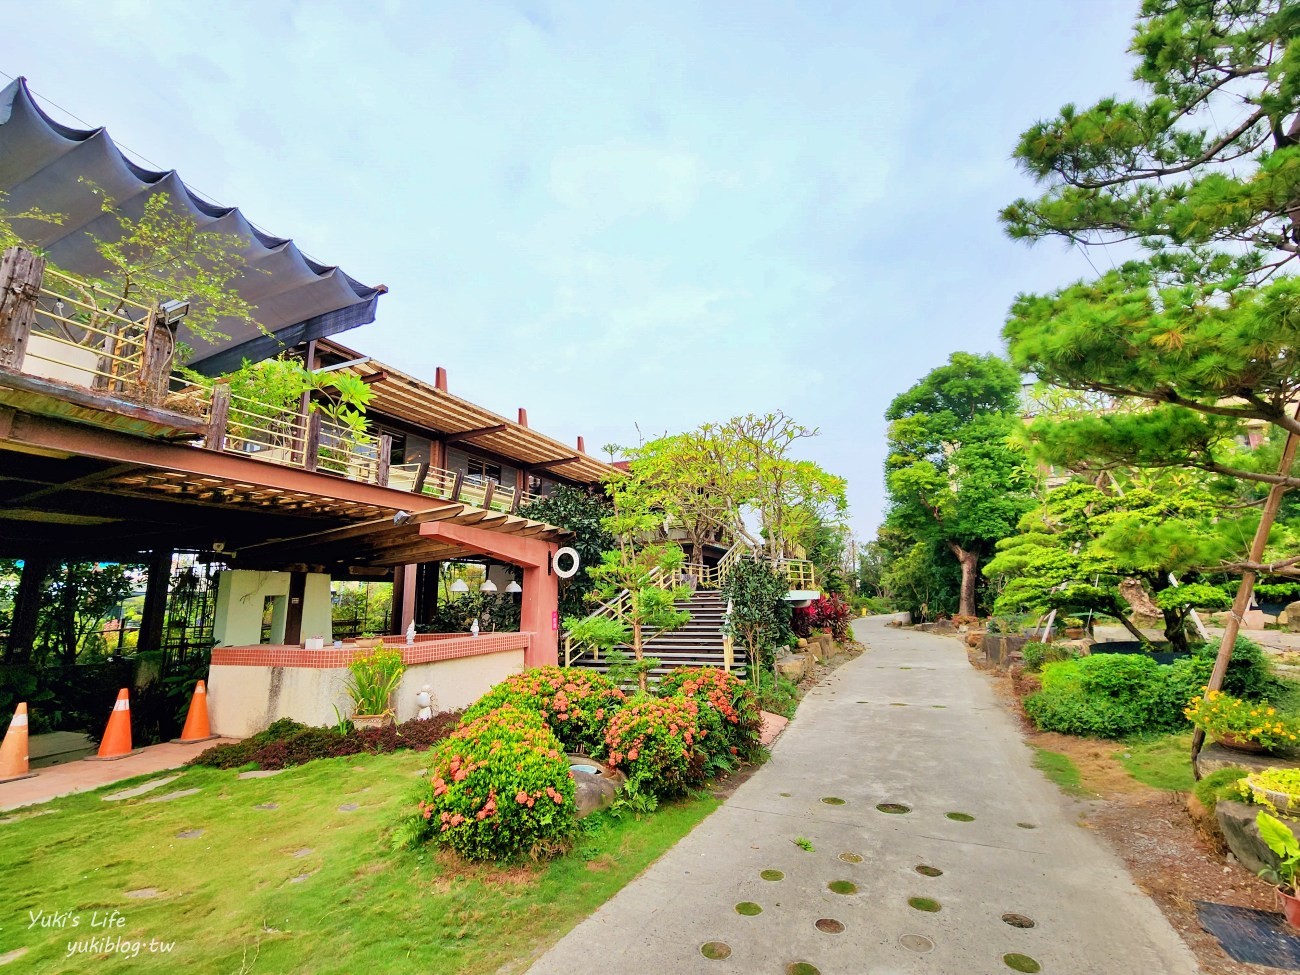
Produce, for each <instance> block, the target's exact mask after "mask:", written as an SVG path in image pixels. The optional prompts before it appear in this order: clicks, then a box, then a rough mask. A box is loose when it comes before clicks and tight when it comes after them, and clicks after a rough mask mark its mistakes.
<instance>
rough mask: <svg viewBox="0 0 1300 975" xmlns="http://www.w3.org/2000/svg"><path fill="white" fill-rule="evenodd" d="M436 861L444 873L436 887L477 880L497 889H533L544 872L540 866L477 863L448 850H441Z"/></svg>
mask: <svg viewBox="0 0 1300 975" xmlns="http://www.w3.org/2000/svg"><path fill="white" fill-rule="evenodd" d="M435 859H436V861H437V864H438V866H439V868H441V869H442V870H443V872H444V873H443V877H441V878H439V879H438V880H437V881H435V882H434V883H435V885H437V884H439V882H440V881H441V882H445V883H448V884H450V883H454V882H455V881H459V880H477V881H479V882H480V883H484V884H490V885H492V886H496V887H532V886H533V885H534V884H536V883H537V881H538V880H539V879H540V878H541V875H542V872H543V870H544V867H542V866H540V865H538V864H526V865H522V866H513V867H500V866H497V865H495V864H492V863H475V862H474V861H473V860H466V859H465V858H464V857H462V856H459V855H458V854H456V853H455V852H453V851H452V850H446V849H444V850H439V851H438V855H437V857H436V858H435ZM444 889H445V888H444Z"/></svg>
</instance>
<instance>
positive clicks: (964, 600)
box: [948, 542, 980, 616]
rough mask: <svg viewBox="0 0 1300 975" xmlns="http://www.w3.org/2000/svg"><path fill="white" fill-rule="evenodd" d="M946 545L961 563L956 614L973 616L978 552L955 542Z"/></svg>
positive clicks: (978, 560) (978, 562)
mask: <svg viewBox="0 0 1300 975" xmlns="http://www.w3.org/2000/svg"><path fill="white" fill-rule="evenodd" d="M948 547H949V548H950V549H952V554H953V555H955V556H957V561H958V563H960V565H961V601H960V602H959V603H958V606H957V614H958V615H959V616H974V615H975V583H976V581H977V580H978V578H979V576H978V570H979V564H980V556H979V553H978V552H976V551H973V550H970V549H964V548H962V547H961V546H960V545H958V544H957V543H956V542H949V543H948Z"/></svg>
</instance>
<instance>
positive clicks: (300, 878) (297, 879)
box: [289, 870, 316, 884]
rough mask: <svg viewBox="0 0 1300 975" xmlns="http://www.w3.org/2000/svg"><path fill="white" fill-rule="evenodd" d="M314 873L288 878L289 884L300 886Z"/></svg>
mask: <svg viewBox="0 0 1300 975" xmlns="http://www.w3.org/2000/svg"><path fill="white" fill-rule="evenodd" d="M315 872H316V871H315V870H313V871H312V872H311V873H300V874H298V876H296V877H290V878H289V883H291V884H300V883H302V882H303V881H304V880H306V879H307V878H308V877H310V876H312V874H314V873H315Z"/></svg>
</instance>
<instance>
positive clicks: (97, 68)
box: [0, 0, 1138, 539]
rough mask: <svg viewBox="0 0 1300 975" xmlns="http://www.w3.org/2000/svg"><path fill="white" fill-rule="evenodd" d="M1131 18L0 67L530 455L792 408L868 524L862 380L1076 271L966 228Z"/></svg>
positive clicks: (348, 25) (414, 29)
mask: <svg viewBox="0 0 1300 975" xmlns="http://www.w3.org/2000/svg"><path fill="white" fill-rule="evenodd" d="M1137 6H1138V4H1137V2H1136V0H1122V2H1121V0H1033V2H1030V0H1020V2H1010V0H991V2H984V3H979V4H970V3H959V2H949V3H939V2H933V0H914V2H908V3H903V2H884V3H882V2H876V3H866V2H839V3H825V2H823V3H814V2H801V3H797V4H796V3H761V2H745V3H739V2H735V3H675V2H665V3H659V4H653V5H648V4H638V5H635V6H634V5H631V4H622V3H595V2H590V3H546V2H535V3H534V2H529V3H500V2H477V3H476V2H468V0H465V2H455V3H452V2H447V3H442V2H431V0H430V2H423V3H399V2H386V3H366V4H361V3H355V2H351V3H343V2H337V3H330V2H321V0H311V2H303V3H282V2H276V0H258V2H253V3H229V2H223V3H211V4H198V3H189V2H177V0H172V2H147V0H133V2H108V0H94V2H82V3H67V2H54V0H45V2H42V3H25V4H10V5H8V6H7V8H6V11H5V16H6V29H5V32H4V35H3V36H0V71H3V72H6V73H7V74H8V75H11V76H13V75H19V74H22V75H26V76H27V78H28V80H29V83H30V85H31V87H32V88H33V90H34V91H35V92H36V93H37V95H38V97H41V98H42V103H43V104H44V105H46V107H47V108H49V107H50V102H54V103H56V104H57V105H59V106H62V107H63V108H64V109H66V110H68V111H70V112H72V113H75V115H76V116H79V117H80V119H83V120H85V121H87V122H90V123H91V124H93V125H105V126H107V127H108V129H109V131H110V133H111V134H112V135H113V137H114V138H115V139H116V140H117V141H118V142H119V143H120V144H122V145H123V146H124V147H126V148H128V149H129V150H134V153H135V154H136V155H137V156H138V157H144V158H145V159H147V160H149V161H151V162H152V163H155V164H157V165H158V166H160V167H161V168H168V169H171V168H174V169H177V170H178V171H179V172H180V174H181V176H182V178H184V179H185V180H186V181H187V182H188V183H189V184H190V185H191V186H192V187H194V188H196V189H198V190H199V191H201V192H203V193H204V194H206V195H207V196H209V197H210V198H212V199H214V200H216V201H218V202H221V203H225V204H237V205H239V206H240V207H241V208H242V209H243V211H244V213H245V214H246V215H247V216H248V217H249V218H250V219H251V220H253V221H254V222H255V223H257V224H258V225H259V226H261V227H263V228H265V229H266V230H269V231H270V232H272V233H275V234H279V235H284V236H292V237H294V238H295V239H296V240H297V241H298V243H299V245H300V246H301V247H302V248H303V249H304V250H305V251H306V252H307V253H309V254H311V255H312V256H314V257H316V258H317V259H319V260H323V261H327V262H329V263H333V264H339V265H342V266H343V267H344V269H346V270H347V271H348V272H349V273H351V274H352V275H353V276H355V277H358V278H360V279H362V280H364V281H366V282H367V283H370V284H376V283H380V282H382V283H384V284H387V285H388V286H389V288H390V289H391V290H390V293H389V294H388V295H387V296H386V297H385V298H384V299H382V300H381V303H380V317H379V320H378V321H377V322H376V323H375V324H373V325H369V326H365V327H363V328H362V329H360V330H357V331H355V332H352V333H349V334H347V335H345V336H341V338H342V340H343V341H344V342H345V343H347V344H350V345H353V346H357V347H360V348H362V349H363V350H364V351H366V352H368V353H370V354H372V355H374V356H375V357H376V358H379V359H383V360H387V361H389V362H391V363H393V364H394V365H396V366H398V367H399V368H402V369H404V370H406V371H408V372H412V373H415V374H417V375H422V376H425V377H428V378H430V379H431V378H432V377H433V371H434V367H435V366H438V365H442V366H446V367H447V369H448V370H449V373H450V383H451V389H452V391H453V392H456V393H458V394H460V395H462V396H465V397H468V398H470V399H472V400H475V401H476V402H479V403H482V404H483V405H485V406H488V407H490V408H493V409H496V410H497V411H499V412H501V413H505V414H507V415H511V416H513V415H514V411H515V409H516V408H517V407H519V406H525V407H527V408H528V413H529V419H530V422H531V423H532V425H533V426H534V427H536V428H538V429H541V430H543V431H545V432H547V433H549V434H551V435H553V436H556V437H558V438H560V439H562V440H567V441H569V442H572V441H573V439H574V438H575V437H576V436H577V435H578V434H583V435H584V436H585V438H586V443H587V445H588V449H589V450H590V451H591V452H592V453H596V452H597V447H598V446H599V445H600V444H603V443H608V442H613V443H622V444H628V443H635V442H636V441H637V439H638V428H639V431H640V433H641V434H644V435H646V436H653V435H655V434H658V433H662V432H664V431H676V430H682V429H686V428H689V427H693V426H695V425H697V424H699V423H702V422H705V421H708V420H718V419H725V418H726V417H729V416H732V415H735V414H739V413H746V412H766V411H768V410H771V409H776V408H780V409H783V410H785V411H786V412H787V413H789V414H791V415H793V416H794V417H795V418H796V419H798V420H799V421H800V422H802V423H804V424H807V425H809V426H815V427H819V428H820V430H821V436H820V437H819V438H817V439H816V440H813V441H808V442H806V443H805V446H804V454H805V455H806V456H807V457H809V458H811V459H813V460H816V461H817V462H818V463H820V464H821V465H822V466H823V467H825V468H827V469H829V470H832V471H834V472H836V473H839V474H842V475H844V476H845V477H847V478H848V479H849V493H850V503H851V506H852V521H853V525H854V528H855V530H856V532H857V533H858V535H859V537H862V538H864V539H866V538H869V537H870V536H871V535H872V534H873V533H874V527H875V525H876V523H877V522H878V520H879V518H880V514H881V507H882V504H883V496H884V489H883V484H882V475H881V466H882V464H883V461H884V442H885V430H884V422H883V420H882V413H883V411H884V409H885V407H886V406H887V405H888V403H889V401H890V399H892V398H893V396H895V395H896V394H897V393H898V392H900V391H902V390H903V389H905V388H906V387H907V386H909V385H910V384H911V383H913V382H915V381H916V380H917V379H919V378H920V377H921V376H922V375H924V374H925V373H926V372H927V371H929V370H930V369H931V368H933V367H934V366H936V365H939V364H941V363H942V362H943V361H944V360H945V359H946V358H947V356H948V354H949V353H950V352H953V351H955V350H958V349H961V350H968V351H976V352H983V351H992V350H996V349H998V348H999V346H1000V341H999V332H1000V329H1001V325H1002V321H1003V318H1004V315H1005V312H1006V309H1007V307H1008V305H1009V304H1010V302H1011V300H1012V298H1013V297H1014V296H1015V294H1016V293H1017V292H1019V291H1024V290H1039V289H1044V288H1049V287H1052V286H1054V285H1057V284H1061V283H1064V282H1066V281H1068V280H1073V279H1074V278H1077V277H1080V276H1084V275H1088V274H1091V268H1090V266H1089V265H1088V264H1087V262H1086V259H1085V258H1084V257H1083V256H1082V255H1081V254H1079V253H1077V252H1072V251H1068V250H1065V249H1063V248H1061V247H1058V246H1056V245H1043V246H1040V247H1038V248H1035V249H1033V250H1030V249H1028V248H1026V247H1024V246H1023V245H1020V244H1015V243H1012V242H1010V241H1008V240H1006V239H1005V238H1004V237H1003V236H1002V233H1001V230H1000V228H999V226H998V224H997V220H996V214H997V211H998V208H999V207H1000V206H1002V205H1003V204H1005V203H1007V202H1009V201H1010V200H1011V199H1013V198H1014V197H1016V196H1018V195H1022V194H1025V193H1027V192H1029V191H1030V190H1031V189H1032V187H1031V186H1030V184H1029V183H1028V181H1027V180H1025V179H1024V178H1023V177H1021V176H1020V175H1019V174H1018V173H1017V172H1016V171H1015V169H1014V167H1013V166H1012V164H1011V162H1010V153H1011V150H1012V148H1013V146H1014V144H1015V140H1016V136H1017V134H1018V133H1019V132H1020V131H1021V130H1023V129H1024V128H1026V127H1027V126H1028V125H1029V124H1031V123H1032V122H1033V121H1034V120H1036V119H1038V118H1041V117H1045V116H1048V115H1050V114H1052V113H1054V112H1055V110H1056V109H1057V108H1058V107H1059V106H1060V105H1061V104H1063V103H1065V102H1068V101H1077V102H1085V103H1086V102H1091V101H1093V100H1095V99H1096V98H1097V97H1099V96H1102V95H1105V94H1112V93H1115V92H1118V91H1123V90H1125V89H1126V88H1127V87H1128V85H1129V81H1128V78H1129V75H1130V73H1131V67H1132V65H1131V61H1130V59H1129V57H1128V56H1127V55H1126V54H1125V53H1124V52H1125V48H1126V47H1127V44H1128V38H1129V33H1130V29H1131V25H1132V21H1133V19H1134V17H1135V15H1136V11H1137ZM54 114H55V115H56V117H62V118H63V120H65V121H72V120H71V119H69V118H67V117H66V116H60V115H59V113H58V112H54ZM74 124H75V123H74ZM1094 260H1097V258H1096V257H1094Z"/></svg>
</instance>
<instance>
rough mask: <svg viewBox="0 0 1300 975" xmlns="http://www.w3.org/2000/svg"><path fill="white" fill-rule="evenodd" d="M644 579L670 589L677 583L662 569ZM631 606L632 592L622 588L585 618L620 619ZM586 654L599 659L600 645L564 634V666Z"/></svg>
mask: <svg viewBox="0 0 1300 975" xmlns="http://www.w3.org/2000/svg"><path fill="white" fill-rule="evenodd" d="M646 581H647V582H648V583H649V584H650V585H651V586H653V587H655V588H657V589H672V588H673V587H674V586H676V585H677V584H678V578H677V577H676V576H675V575H670V574H668V573H665V572H664V571H663V570H662V569H653V570H651V572H650V576H649V578H648V579H647V580H646ZM631 608H632V593H631V591H630V590H628V589H624V590H623V591H622V592H620V593H619V594H618V595H617V596H615V597H614V598H613V599H611V600H609V601H608V602H604V603H601V604H600V606H598V607H597V608H596V609H595V611H594V612H592V613H590V614H588V616H587V619H593V618H599V617H606V618H608V619H611V620H621V619H624V618H625V617H626V616H627V613H628V610H630V609H631ZM587 654H591V659H592V660H599V659H600V647H598V646H597V645H596V644H594V643H590V642H586V641H575V640H574V639H573V635H572V634H570V633H565V634H564V666H566V667H572V666H573V662H574V661H575V660H579V659H581V658H582V657H585V656H586V655H587Z"/></svg>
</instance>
